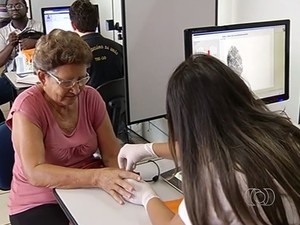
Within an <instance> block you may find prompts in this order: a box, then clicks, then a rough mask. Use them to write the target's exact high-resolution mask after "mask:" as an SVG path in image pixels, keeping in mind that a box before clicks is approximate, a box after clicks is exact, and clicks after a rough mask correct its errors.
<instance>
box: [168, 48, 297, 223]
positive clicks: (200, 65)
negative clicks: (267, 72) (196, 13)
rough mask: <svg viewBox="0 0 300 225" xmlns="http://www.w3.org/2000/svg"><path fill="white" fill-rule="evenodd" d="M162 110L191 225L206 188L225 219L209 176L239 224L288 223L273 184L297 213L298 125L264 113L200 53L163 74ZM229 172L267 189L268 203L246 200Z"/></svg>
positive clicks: (229, 73) (204, 204) (204, 202)
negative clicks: (165, 85)
mask: <svg viewBox="0 0 300 225" xmlns="http://www.w3.org/2000/svg"><path fill="white" fill-rule="evenodd" d="M167 115H168V124H169V144H170V146H171V151H172V154H174V155H176V152H175V142H176V143H178V146H179V154H180V157H179V158H180V162H181V167H182V173H183V191H184V196H185V201H186V206H187V211H188V214H189V217H190V219H191V221H192V223H193V224H195V225H197V224H208V223H209V222H208V221H209V218H208V215H207V209H208V207H209V206H208V202H209V199H208V193H210V194H211V199H212V200H211V201H212V206H213V207H214V210H215V211H216V214H217V216H218V218H220V219H221V220H222V221H223V222H224V224H229V223H230V221H229V218H227V217H226V215H225V214H224V211H222V208H221V204H220V199H219V198H218V193H217V192H218V190H216V185H215V180H216V179H219V180H220V184H221V187H222V189H223V191H224V194H225V196H226V198H227V200H228V202H229V204H230V205H231V207H232V209H233V212H234V213H235V215H236V216H237V218H238V219H239V220H240V222H241V223H243V224H249V223H251V224H255V223H256V222H255V221H258V220H259V221H261V223H262V224H268V223H271V224H288V219H287V215H286V211H285V208H284V204H283V201H282V198H281V194H282V191H281V188H282V189H283V190H284V192H285V193H286V194H287V195H288V196H289V197H290V199H291V201H292V202H293V204H294V205H295V206H296V209H297V213H298V216H299V215H300V212H299V211H300V130H299V129H298V128H296V127H295V126H293V124H292V123H291V122H290V121H289V119H288V118H287V117H286V116H283V115H281V114H279V113H275V112H270V111H269V110H268V108H267V107H266V106H265V104H264V103H263V102H262V101H261V100H258V99H256V98H255V96H254V95H253V93H252V92H251V91H250V90H249V88H248V86H247V85H246V84H245V83H244V82H243V80H242V79H241V78H240V77H239V76H238V75H237V74H236V73H235V72H234V71H233V70H231V69H230V68H229V67H227V66H226V65H225V64H223V63H222V62H221V61H219V60H218V59H216V58H214V57H212V56H208V55H203V54H201V55H196V56H192V57H190V58H189V59H187V60H186V61H184V62H183V63H181V64H180V65H179V66H178V68H177V69H176V70H175V72H174V73H173V75H172V77H171V78H170V80H169V84H168V89H167ZM237 172H241V173H242V174H243V175H244V176H245V178H246V180H247V186H248V188H257V189H258V190H263V189H264V188H266V187H268V188H270V190H272V192H273V193H274V196H273V199H271V200H272V205H268V206H264V205H259V203H258V202H257V201H256V202H255V201H254V203H255V204H254V205H249V202H247V201H246V199H245V193H244V192H243V191H242V190H241V188H240V186H239V182H238V180H237V179H236V173H237ZM273 201H274V202H273ZM258 208H260V209H261V210H258ZM262 212H263V213H262ZM262 214H265V216H266V218H267V220H268V221H265V220H264V219H263V217H264V215H262Z"/></svg>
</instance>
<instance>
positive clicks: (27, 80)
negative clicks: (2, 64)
mask: <svg viewBox="0 0 300 225" xmlns="http://www.w3.org/2000/svg"><path fill="white" fill-rule="evenodd" d="M16 77H17V78H16V82H17V83H23V84H36V83H37V82H39V78H38V76H37V75H35V74H33V73H29V74H28V75H22V77H20V76H18V75H16Z"/></svg>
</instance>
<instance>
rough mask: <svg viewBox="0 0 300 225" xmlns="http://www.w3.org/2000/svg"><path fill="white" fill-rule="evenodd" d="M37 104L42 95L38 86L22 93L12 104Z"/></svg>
mask: <svg viewBox="0 0 300 225" xmlns="http://www.w3.org/2000/svg"><path fill="white" fill-rule="evenodd" d="M26 100H27V101H35V102H39V101H41V100H42V94H41V91H40V89H39V88H38V86H36V85H34V86H32V87H30V88H28V89H26V90H24V91H22V92H21V93H20V94H19V95H18V96H17V98H16V99H15V101H14V104H17V103H23V102H24V101H26Z"/></svg>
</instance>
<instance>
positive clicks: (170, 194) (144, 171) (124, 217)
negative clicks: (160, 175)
mask: <svg viewBox="0 0 300 225" xmlns="http://www.w3.org/2000/svg"><path fill="white" fill-rule="evenodd" d="M156 162H157V164H158V165H159V167H160V170H161V172H164V171H167V170H169V169H172V168H174V163H173V162H172V161H171V160H158V161H156ZM151 164H152V163H148V164H144V165H140V166H138V167H137V169H136V171H139V172H140V173H141V176H143V177H144V179H151V178H152V177H153V176H155V175H156V174H157V169H156V167H155V165H151ZM152 187H153V189H154V190H155V191H156V193H157V194H158V195H159V196H160V197H161V198H162V199H163V200H172V199H178V198H181V197H182V194H181V193H179V192H178V191H176V190H175V189H174V188H172V187H171V186H169V185H168V184H167V183H165V182H164V181H163V180H161V179H159V180H158V181H157V182H155V183H153V184H152ZM55 194H56V197H57V199H58V201H59V204H60V205H61V206H62V208H63V209H64V211H65V213H66V215H67V216H68V218H69V219H70V220H71V221H72V223H73V224H74V225H76V224H77V225H119V224H121V225H150V224H151V222H150V219H149V218H148V215H147V213H146V211H145V209H144V207H142V206H138V205H133V204H131V203H128V202H126V203H125V205H119V204H118V203H117V202H116V201H115V200H114V199H113V198H112V197H111V196H110V195H108V194H107V193H106V192H104V191H102V190H100V189H97V188H89V189H88V188H83V189H56V190H55Z"/></svg>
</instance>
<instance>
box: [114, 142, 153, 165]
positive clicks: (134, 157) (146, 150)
mask: <svg viewBox="0 0 300 225" xmlns="http://www.w3.org/2000/svg"><path fill="white" fill-rule="evenodd" d="M152 145H153V143H147V144H126V145H124V146H123V147H122V148H121V150H120V152H119V155H118V163H119V167H120V168H121V169H124V168H125V169H126V170H133V169H134V168H135V164H136V163H137V162H139V161H141V160H143V159H145V158H148V157H157V155H156V154H155V153H154V151H153V149H152Z"/></svg>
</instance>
